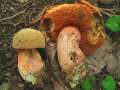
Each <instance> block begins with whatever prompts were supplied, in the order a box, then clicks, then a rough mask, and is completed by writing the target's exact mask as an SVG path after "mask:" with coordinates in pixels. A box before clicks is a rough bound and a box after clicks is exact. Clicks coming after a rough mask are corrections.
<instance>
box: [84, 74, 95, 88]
mask: <svg viewBox="0 0 120 90" xmlns="http://www.w3.org/2000/svg"><path fill="white" fill-rule="evenodd" d="M94 80H96V78H95V76H91V77H88V78H87V79H85V80H84V81H83V82H82V90H92V84H91V83H92V81H94Z"/></svg>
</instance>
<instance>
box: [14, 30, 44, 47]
mask: <svg viewBox="0 0 120 90" xmlns="http://www.w3.org/2000/svg"><path fill="white" fill-rule="evenodd" d="M12 46H13V48H16V49H32V48H45V38H44V36H43V35H42V33H41V32H40V31H37V30H34V29H31V28H24V29H22V30H20V31H19V32H17V33H16V34H15V35H14V37H13V43H12Z"/></svg>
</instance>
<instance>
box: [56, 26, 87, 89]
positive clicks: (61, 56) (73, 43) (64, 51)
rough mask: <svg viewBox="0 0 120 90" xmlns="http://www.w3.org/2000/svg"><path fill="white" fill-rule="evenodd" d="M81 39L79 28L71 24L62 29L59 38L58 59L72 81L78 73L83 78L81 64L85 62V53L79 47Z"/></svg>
mask: <svg viewBox="0 0 120 90" xmlns="http://www.w3.org/2000/svg"><path fill="white" fill-rule="evenodd" d="M80 40H81V34H80V32H79V30H78V29H77V28H75V27H71V26H69V27H65V28H64V29H62V31H61V32H60V34H59V36H58V40H57V53H58V61H59V64H60V66H61V69H62V71H63V72H64V73H66V77H67V79H70V81H71V79H72V80H73V78H74V79H75V77H76V76H77V75H78V78H79V79H80V78H81V73H80V68H81V67H80V66H81V65H82V64H83V63H84V58H85V55H84V53H83V52H82V51H81V49H80V48H79V43H80ZM76 74H77V75H76ZM74 76H75V77H74ZM75 81H76V80H75ZM78 81H79V80H78ZM73 82H74V81H73ZM77 83H78V82H77ZM72 87H74V86H72Z"/></svg>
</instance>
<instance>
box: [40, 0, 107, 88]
mask: <svg viewBox="0 0 120 90" xmlns="http://www.w3.org/2000/svg"><path fill="white" fill-rule="evenodd" d="M40 26H41V30H42V31H44V32H45V33H46V32H47V33H46V37H47V38H48V40H51V41H54V42H56V43H57V56H58V62H59V64H60V68H61V71H62V72H63V73H64V74H65V79H66V81H68V83H69V85H70V86H71V87H72V88H73V87H76V85H77V84H79V80H80V79H82V78H83V77H84V76H86V73H87V70H86V68H85V65H84V61H85V60H84V58H85V56H88V55H90V54H92V53H94V52H95V51H96V49H97V48H99V47H100V46H101V45H102V43H103V42H104V40H105V32H104V28H103V21H102V16H101V13H100V10H99V9H98V8H96V7H95V6H93V5H91V4H90V3H88V2H86V1H84V0H81V2H79V3H75V4H62V5H57V6H53V7H50V8H48V9H47V10H46V11H45V12H44V14H43V16H42V17H41V23H40ZM46 30H47V31H46Z"/></svg>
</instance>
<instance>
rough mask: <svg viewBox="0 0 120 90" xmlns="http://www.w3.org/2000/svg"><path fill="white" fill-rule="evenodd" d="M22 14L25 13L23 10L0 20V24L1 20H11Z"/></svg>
mask: <svg viewBox="0 0 120 90" xmlns="http://www.w3.org/2000/svg"><path fill="white" fill-rule="evenodd" d="M23 12H25V10H23V11H21V12H18V13H16V14H15V15H13V16H10V17H6V18H3V19H0V22H1V21H3V20H8V19H12V18H14V17H16V16H18V15H20V14H21V13H23Z"/></svg>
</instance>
